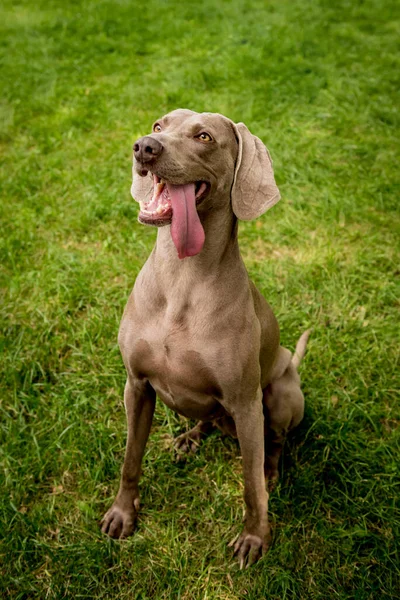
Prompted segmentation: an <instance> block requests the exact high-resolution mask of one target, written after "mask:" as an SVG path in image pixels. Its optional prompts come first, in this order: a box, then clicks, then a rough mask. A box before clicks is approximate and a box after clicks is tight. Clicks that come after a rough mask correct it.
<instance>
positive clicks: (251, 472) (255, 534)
mask: <svg viewBox="0 0 400 600" xmlns="http://www.w3.org/2000/svg"><path fill="white" fill-rule="evenodd" d="M231 414H232V416H233V418H234V421H235V424H236V431H237V436H238V439H239V444H240V449H241V452H242V461H243V476H244V499H245V503H246V515H245V525H244V529H243V532H242V533H241V535H240V536H239V538H238V539H237V540H236V542H233V543H234V544H235V546H234V553H235V554H236V553H237V554H238V558H239V563H240V568H243V567H244V565H245V564H246V563H247V566H250V565H251V564H253V563H254V562H256V561H257V560H258V559H259V558H260V557H261V556H262V554H263V553H264V551H265V550H266V549H267V546H268V543H269V541H270V527H269V523H268V492H267V491H266V488H265V476H264V414H263V405H262V390H261V388H259V390H258V391H257V394H256V397H255V398H254V399H253V400H252V401H251V402H250V403H247V402H243V399H242V401H240V400H239V399H238V400H237V401H236V402H235V405H234V407H233V410H232V411H231ZM233 543H232V544H233Z"/></svg>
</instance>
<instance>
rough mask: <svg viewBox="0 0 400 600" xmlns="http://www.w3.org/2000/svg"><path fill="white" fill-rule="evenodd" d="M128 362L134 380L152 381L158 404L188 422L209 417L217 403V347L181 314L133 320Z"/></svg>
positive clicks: (196, 325)
mask: <svg viewBox="0 0 400 600" xmlns="http://www.w3.org/2000/svg"><path fill="white" fill-rule="evenodd" d="M129 337H130V341H129V344H128V346H129V348H130V351H129V358H128V362H129V365H130V368H131V369H132V371H133V373H134V374H135V376H137V377H139V378H146V379H148V380H149V381H150V383H151V385H152V386H153V388H154V389H155V390H156V392H157V394H158V396H159V397H160V398H161V400H162V401H163V402H164V403H165V404H167V405H168V406H169V407H170V408H172V409H174V410H176V411H177V412H179V413H181V414H183V415H184V416H187V417H189V418H203V417H206V416H210V415H212V414H213V413H214V412H215V410H216V409H217V408H218V398H220V397H221V389H220V384H219V381H218V377H217V369H216V366H217V363H218V354H219V352H218V347H217V346H216V345H215V344H213V343H211V342H210V340H207V339H205V338H202V336H201V335H199V333H198V323H197V324H194V323H193V322H191V321H190V320H189V319H187V318H186V317H185V316H184V313H181V314H180V315H179V317H178V318H177V316H176V314H172V315H171V314H169V313H168V311H163V312H161V311H160V312H159V313H158V314H156V315H154V314H153V315H152V318H151V319H148V320H143V319H137V320H136V322H135V323H133V324H132V326H131V327H130V333H129Z"/></svg>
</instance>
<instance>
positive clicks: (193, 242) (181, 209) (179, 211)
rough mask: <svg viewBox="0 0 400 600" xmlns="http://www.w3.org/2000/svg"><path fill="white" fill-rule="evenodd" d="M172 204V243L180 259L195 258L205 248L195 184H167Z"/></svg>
mask: <svg viewBox="0 0 400 600" xmlns="http://www.w3.org/2000/svg"><path fill="white" fill-rule="evenodd" d="M166 185H167V188H168V192H169V196H170V198H171V204H172V223H171V236H172V241H173V242H174V244H175V247H176V249H177V250H178V256H179V258H186V257H187V256H194V255H195V254H198V253H199V252H200V251H201V249H202V248H203V244H204V238H205V235H204V229H203V226H202V224H201V223H200V219H199V215H198V214H197V210H196V194H195V187H194V183H188V184H187V185H172V184H171V183H167V184H166Z"/></svg>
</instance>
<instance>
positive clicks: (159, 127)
mask: <svg viewBox="0 0 400 600" xmlns="http://www.w3.org/2000/svg"><path fill="white" fill-rule="evenodd" d="M153 131H154V133H160V131H161V125H159V124H158V123H156V124H155V125H154V127H153Z"/></svg>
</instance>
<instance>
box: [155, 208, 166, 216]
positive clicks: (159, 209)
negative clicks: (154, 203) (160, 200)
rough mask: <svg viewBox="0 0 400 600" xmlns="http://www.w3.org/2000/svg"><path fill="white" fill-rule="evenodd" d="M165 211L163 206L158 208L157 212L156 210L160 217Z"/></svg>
mask: <svg viewBox="0 0 400 600" xmlns="http://www.w3.org/2000/svg"><path fill="white" fill-rule="evenodd" d="M163 210H164V208H163V207H162V206H158V207H157V210H156V213H157V214H158V215H160V214H161V213H162V211H163Z"/></svg>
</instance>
